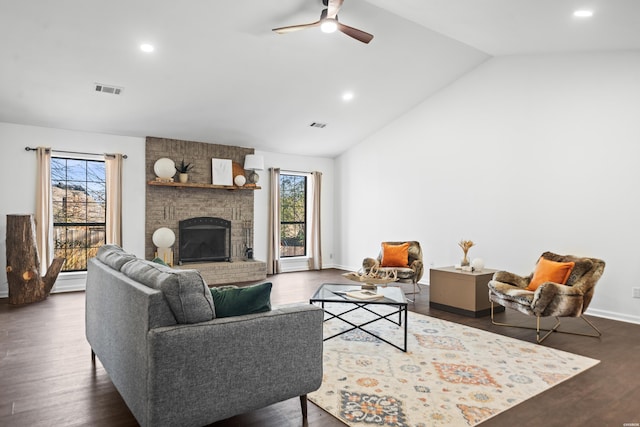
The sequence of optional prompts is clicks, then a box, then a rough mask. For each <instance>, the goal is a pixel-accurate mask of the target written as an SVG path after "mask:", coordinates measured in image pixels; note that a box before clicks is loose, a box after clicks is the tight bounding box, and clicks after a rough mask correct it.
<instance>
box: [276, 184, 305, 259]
mask: <svg viewBox="0 0 640 427" xmlns="http://www.w3.org/2000/svg"><path fill="white" fill-rule="evenodd" d="M306 236H307V177H306V176H305V175H291V174H285V173H282V174H280V257H281V258H285V257H295V256H306V255H307V237H306Z"/></svg>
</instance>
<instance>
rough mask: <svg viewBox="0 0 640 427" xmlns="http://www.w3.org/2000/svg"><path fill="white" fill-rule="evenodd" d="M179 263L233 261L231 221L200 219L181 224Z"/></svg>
mask: <svg viewBox="0 0 640 427" xmlns="http://www.w3.org/2000/svg"><path fill="white" fill-rule="evenodd" d="M179 242H180V243H179V250H178V263H179V264H182V263H185V262H205V261H207V262H210V261H214V262H215V261H218V262H223V261H230V260H231V221H227V220H225V219H222V218H213V217H198V218H190V219H185V220H183V221H180V222H179Z"/></svg>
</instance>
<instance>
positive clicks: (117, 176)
mask: <svg viewBox="0 0 640 427" xmlns="http://www.w3.org/2000/svg"><path fill="white" fill-rule="evenodd" d="M104 161H105V164H106V181H107V182H106V187H107V188H106V190H107V218H106V223H107V230H106V232H107V236H106V243H107V244H114V245H118V246H122V162H123V156H122V154H119V153H117V154H105V156H104Z"/></svg>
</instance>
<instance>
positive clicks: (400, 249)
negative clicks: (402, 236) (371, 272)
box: [380, 243, 409, 267]
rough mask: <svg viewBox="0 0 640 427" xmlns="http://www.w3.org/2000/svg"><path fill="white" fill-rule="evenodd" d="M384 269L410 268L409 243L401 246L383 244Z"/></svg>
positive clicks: (382, 262)
mask: <svg viewBox="0 0 640 427" xmlns="http://www.w3.org/2000/svg"><path fill="white" fill-rule="evenodd" d="M380 266H382V267H409V243H403V244H401V245H391V244H389V243H383V244H382V261H380Z"/></svg>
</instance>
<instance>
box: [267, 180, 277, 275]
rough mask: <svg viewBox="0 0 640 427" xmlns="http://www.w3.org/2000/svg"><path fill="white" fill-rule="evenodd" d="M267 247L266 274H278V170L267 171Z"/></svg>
mask: <svg viewBox="0 0 640 427" xmlns="http://www.w3.org/2000/svg"><path fill="white" fill-rule="evenodd" d="M268 232H269V237H268V239H269V247H268V250H267V274H278V273H280V169H278V168H270V169H269V231H268Z"/></svg>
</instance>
